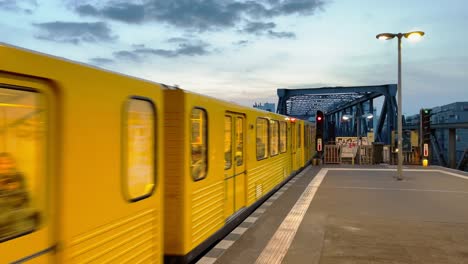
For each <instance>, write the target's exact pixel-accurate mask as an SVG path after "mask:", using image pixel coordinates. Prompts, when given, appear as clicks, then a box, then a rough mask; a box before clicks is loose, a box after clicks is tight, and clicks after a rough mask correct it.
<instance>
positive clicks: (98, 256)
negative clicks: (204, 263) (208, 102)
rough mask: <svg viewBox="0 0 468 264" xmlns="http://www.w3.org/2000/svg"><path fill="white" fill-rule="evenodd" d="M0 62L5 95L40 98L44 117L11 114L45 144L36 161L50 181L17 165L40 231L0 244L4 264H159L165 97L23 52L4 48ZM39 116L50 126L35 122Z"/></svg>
mask: <svg viewBox="0 0 468 264" xmlns="http://www.w3.org/2000/svg"><path fill="white" fill-rule="evenodd" d="M0 54H1V57H2V64H1V66H0V74H1V75H2V78H1V79H0V82H1V84H0V85H1V86H2V88H0V89H7V91H8V92H11V91H13V92H14V93H20V92H24V91H26V92H33V93H35V94H39V95H41V96H43V99H41V100H42V102H43V103H42V105H41V108H40V109H35V108H34V107H32V105H31V103H27V104H25V103H22V104H21V105H23V106H25V107H23V106H21V109H34V112H32V113H26V112H21V111H19V110H17V111H16V110H15V112H12V114H11V117H10V116H9V118H10V119H15V122H16V123H17V124H21V123H27V124H28V125H33V128H34V130H33V131H34V132H35V134H37V135H36V139H37V138H40V137H41V134H42V135H43V136H44V137H45V138H46V139H49V140H46V139H44V140H43V143H42V144H43V146H41V147H40V148H43V154H44V155H43V156H37V157H36V158H39V161H41V162H42V161H43V163H41V164H44V166H45V168H35V169H36V170H41V171H43V172H44V173H45V175H46V176H45V180H44V181H41V182H38V181H37V179H41V177H40V176H37V175H39V174H33V173H31V172H30V170H28V169H27V167H28V165H27V164H34V162H33V160H24V159H23V158H18V160H17V164H18V165H19V166H22V165H24V166H22V167H20V168H19V169H20V170H21V171H23V172H24V175H25V178H26V182H27V183H28V184H29V185H27V191H28V192H29V193H30V199H31V200H32V202H33V204H34V205H35V208H36V209H37V210H39V214H38V217H37V218H38V219H39V223H40V224H39V227H38V228H36V229H34V230H33V231H32V232H31V233H28V234H24V235H21V236H19V237H16V238H11V239H7V240H4V241H2V242H0V251H1V252H2V254H1V255H0V262H2V263H3V262H13V261H21V260H22V259H25V258H26V259H31V261H33V262H34V263H36V262H38V263H41V260H42V261H43V262H44V263H54V262H55V263H103V262H105V261H108V262H114V263H115V262H119V263H125V262H128V263H131V262H133V261H134V260H135V259H136V258H138V259H142V260H145V261H148V262H153V263H160V262H162V251H163V246H162V228H163V219H162V199H163V197H162V193H163V186H164V182H163V178H162V177H161V174H162V171H163V169H164V162H163V160H162V159H163V155H162V148H159V146H160V144H161V143H162V142H163V140H162V139H163V135H162V133H161V132H162V129H161V127H162V124H163V120H162V117H163V113H162V108H163V101H162V91H161V87H158V85H155V84H151V83H149V82H144V81H141V80H137V79H133V78H128V77H125V76H121V75H117V74H112V73H109V72H104V71H101V70H98V69H94V68H90V67H85V66H82V65H79V64H76V63H71V62H67V61H63V60H60V59H56V58H52V57H49V56H44V55H41V54H37V53H32V52H28V51H24V50H19V49H17V48H12V47H7V46H0ZM26 61H27V62H28V63H24V62H26ZM25 79H27V80H33V81H26V82H25V81H24V80H25ZM34 83H43V86H42V87H39V86H37V85H35V84H34ZM25 98H27V97H25V96H23V95H21V96H16V97H14V98H13V97H12V99H11V101H8V103H7V104H3V105H1V107H10V108H11V106H12V105H14V106H17V105H20V103H21V102H22V101H21V100H25ZM1 100H3V101H5V100H7V99H4V98H2V99H1ZM8 100H10V99H8ZM41 100H39V101H38V102H40V101H41ZM36 101H37V100H36ZM12 102H13V103H12ZM1 103H5V102H1ZM36 112H39V113H41V115H43V116H44V117H43V118H39V119H38V118H32V117H34V116H35V115H36V114H37V113H36ZM36 116H37V115H36ZM10 119H7V120H6V121H12V120H10ZM4 121H5V120H4ZM7 123H8V122H7ZM41 126H42V129H37V128H41ZM8 129H11V128H8ZM28 140H32V139H31V138H28ZM24 142H25V141H24ZM24 142H23V143H22V144H25V143H24ZM141 143H148V144H141ZM142 146H143V147H142ZM18 147H19V145H17V146H16V147H14V148H12V147H10V148H6V147H5V149H3V150H2V151H10V150H11V151H13V150H15V149H18ZM36 148H37V147H36ZM148 148H149V149H148ZM34 175H36V176H37V177H36V176H34ZM33 176H34V177H36V180H35V178H34V177H33ZM41 188H42V189H41ZM37 190H39V191H37ZM41 204H42V205H41ZM2 213H3V212H2ZM45 225H47V226H48V227H49V230H47V232H48V233H49V235H48V238H47V239H46V240H45V242H41V241H40V240H39V239H38V238H37V237H36V236H37V234H40V233H41V232H42V231H41V230H42V227H43V226H45ZM36 246H38V248H36ZM9 249H13V250H9ZM4 252H7V253H6V254H4ZM35 253H37V254H35ZM47 256H49V258H45V257H47Z"/></svg>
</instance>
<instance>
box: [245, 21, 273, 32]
mask: <svg viewBox="0 0 468 264" xmlns="http://www.w3.org/2000/svg"><path fill="white" fill-rule="evenodd" d="M275 27H276V24H275V23H273V22H269V23H263V22H249V23H247V25H246V26H245V27H244V29H243V30H242V32H246V33H251V34H256V35H260V34H263V33H264V32H265V31H268V30H271V29H273V28H275Z"/></svg>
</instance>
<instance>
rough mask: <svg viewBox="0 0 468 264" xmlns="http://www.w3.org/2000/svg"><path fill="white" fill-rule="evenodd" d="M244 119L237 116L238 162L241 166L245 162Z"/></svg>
mask: <svg viewBox="0 0 468 264" xmlns="http://www.w3.org/2000/svg"><path fill="white" fill-rule="evenodd" d="M243 121H244V119H243V118H241V117H237V118H236V164H237V166H240V165H242V164H243V163H244V147H243V146H244V122H243Z"/></svg>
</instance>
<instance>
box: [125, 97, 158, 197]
mask: <svg viewBox="0 0 468 264" xmlns="http://www.w3.org/2000/svg"><path fill="white" fill-rule="evenodd" d="M126 113H127V117H126V118H127V120H126V135H127V138H126V140H125V144H126V148H125V150H124V155H125V156H126V159H125V165H126V166H125V167H126V177H125V178H126V179H125V183H124V187H125V188H124V189H126V192H127V193H126V196H127V198H128V199H129V200H131V201H136V200H139V199H141V198H144V197H148V196H149V195H151V193H152V192H153V189H154V186H155V160H156V159H155V156H154V155H155V120H154V119H155V110H154V105H153V104H152V103H151V102H150V101H147V100H143V99H136V98H132V99H129V100H128V101H127V107H126Z"/></svg>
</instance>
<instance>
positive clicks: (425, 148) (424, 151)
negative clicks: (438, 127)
mask: <svg viewBox="0 0 468 264" xmlns="http://www.w3.org/2000/svg"><path fill="white" fill-rule="evenodd" d="M423 149H424V150H423V155H424V157H428V156H429V144H427V143H424V145H423Z"/></svg>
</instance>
